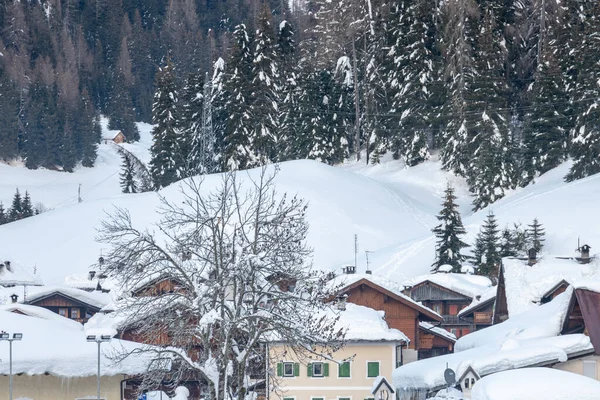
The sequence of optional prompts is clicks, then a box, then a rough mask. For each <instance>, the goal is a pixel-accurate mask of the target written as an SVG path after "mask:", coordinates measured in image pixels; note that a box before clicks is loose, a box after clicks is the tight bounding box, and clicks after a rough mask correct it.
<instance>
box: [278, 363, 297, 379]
mask: <svg viewBox="0 0 600 400" xmlns="http://www.w3.org/2000/svg"><path fill="white" fill-rule="evenodd" d="M282 364H283V367H282V369H283V370H282V371H281V372H282V374H281V376H282V378H295V375H294V363H293V362H292V361H284V362H283V363H282ZM286 365H291V366H292V374H291V375H286V373H285V366H286Z"/></svg>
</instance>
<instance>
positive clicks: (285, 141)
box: [276, 21, 301, 161]
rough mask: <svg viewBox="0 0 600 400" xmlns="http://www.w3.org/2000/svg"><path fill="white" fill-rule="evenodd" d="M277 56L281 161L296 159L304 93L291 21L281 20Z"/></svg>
mask: <svg viewBox="0 0 600 400" xmlns="http://www.w3.org/2000/svg"><path fill="white" fill-rule="evenodd" d="M277 56H278V64H279V66H280V72H279V82H280V86H281V87H280V97H279V98H280V101H279V106H278V110H279V132H278V135H277V154H276V158H277V160H278V161H285V160H290V159H294V155H293V153H294V148H293V147H294V144H293V143H294V137H295V136H296V134H298V133H299V126H298V122H299V118H298V102H299V96H300V93H301V90H300V86H299V82H298V78H299V73H298V71H299V68H298V61H299V60H298V54H297V49H296V42H295V40H294V30H293V28H292V25H291V24H290V22H288V21H282V22H281V23H280V24H279V30H278V34H277Z"/></svg>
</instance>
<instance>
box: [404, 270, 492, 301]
mask: <svg viewBox="0 0 600 400" xmlns="http://www.w3.org/2000/svg"><path fill="white" fill-rule="evenodd" d="M427 282H429V283H431V284H434V285H437V286H439V287H442V288H444V289H446V290H449V291H451V292H454V293H457V294H459V295H461V296H464V297H468V298H469V299H472V298H474V297H475V296H477V295H479V294H481V293H483V292H485V291H486V290H487V289H488V288H490V287H491V286H492V281H490V280H489V278H487V277H485V276H480V275H468V274H457V273H438V274H428V275H422V276H418V277H416V278H414V279H411V280H408V281H406V282H404V285H405V286H407V287H408V288H414V287H416V286H419V285H422V284H424V283H427Z"/></svg>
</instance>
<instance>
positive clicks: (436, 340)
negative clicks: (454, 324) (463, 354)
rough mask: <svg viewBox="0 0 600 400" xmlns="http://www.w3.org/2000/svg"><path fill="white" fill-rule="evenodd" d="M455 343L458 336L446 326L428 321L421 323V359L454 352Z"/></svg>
mask: <svg viewBox="0 0 600 400" xmlns="http://www.w3.org/2000/svg"><path fill="white" fill-rule="evenodd" d="M448 343H452V345H448ZM454 343H456V336H454V335H453V334H452V333H450V332H448V331H446V330H445V329H444V328H440V327H438V326H434V325H431V324H429V323H426V322H420V323H419V357H418V358H419V360H423V359H425V358H430V357H437V356H442V355H444V354H449V353H452V351H454Z"/></svg>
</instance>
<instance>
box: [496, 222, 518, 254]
mask: <svg viewBox="0 0 600 400" xmlns="http://www.w3.org/2000/svg"><path fill="white" fill-rule="evenodd" d="M499 252H500V257H501V258H504V257H515V256H516V255H517V249H516V248H515V238H514V236H513V232H512V231H511V230H510V229H508V226H507V227H506V228H504V229H503V230H502V236H501V237H500V251H499Z"/></svg>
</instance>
